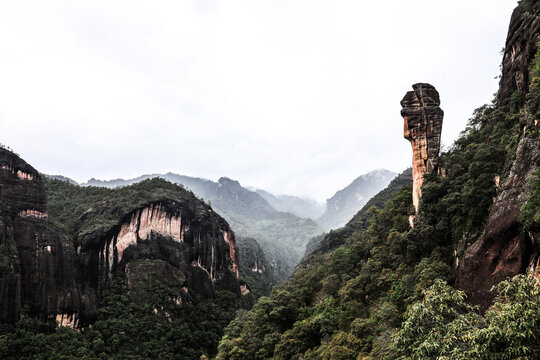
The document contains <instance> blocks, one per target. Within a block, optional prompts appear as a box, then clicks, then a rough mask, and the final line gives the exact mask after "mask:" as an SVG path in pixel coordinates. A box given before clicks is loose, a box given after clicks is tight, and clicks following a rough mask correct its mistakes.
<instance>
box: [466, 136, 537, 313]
mask: <svg viewBox="0 0 540 360" xmlns="http://www.w3.org/2000/svg"><path fill="white" fill-rule="evenodd" d="M538 165H540V149H539V148H538V144H537V140H536V139H530V138H527V137H525V136H524V137H523V138H522V139H521V141H520V143H519V145H518V149H517V154H516V160H515V161H514V163H513V164H512V168H511V170H510V174H509V175H508V177H507V178H506V180H505V181H504V183H503V184H502V186H501V187H500V189H501V191H500V193H499V195H498V196H497V198H496V200H495V203H494V204H493V207H492V208H491V211H490V213H489V218H488V222H487V224H486V227H485V230H484V234H483V235H482V236H481V237H480V239H478V240H477V241H476V242H475V243H474V244H473V245H471V247H470V248H469V249H468V250H467V253H466V255H465V258H464V260H463V262H462V265H461V266H460V267H459V271H458V277H457V283H458V287H459V288H461V289H462V290H465V291H466V292H467V295H468V296H469V300H470V301H471V302H473V303H475V304H478V305H480V306H481V308H482V309H486V308H487V307H488V306H489V305H490V304H491V301H492V300H493V297H494V295H495V294H493V293H491V292H490V289H491V287H492V286H493V285H496V284H498V283H499V282H500V281H502V280H505V279H507V278H509V277H512V276H514V275H517V274H520V273H524V272H525V271H526V269H527V268H528V267H530V266H532V267H534V266H536V265H537V262H538V258H539V255H540V234H535V233H533V232H524V231H523V230H522V227H521V224H520V223H519V220H518V218H519V213H520V209H521V207H522V206H523V205H524V204H525V203H526V202H527V200H528V199H529V196H530V194H529V188H528V180H529V179H530V176H531V174H532V173H533V172H534V171H535V170H536V169H537V168H538Z"/></svg>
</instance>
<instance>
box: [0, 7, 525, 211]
mask: <svg viewBox="0 0 540 360" xmlns="http://www.w3.org/2000/svg"><path fill="white" fill-rule="evenodd" d="M516 4H517V2H516V1H515V0H454V1H448V0H409V1H403V0H386V1H373V0H371V1H361V0H354V1H341V0H327V1H315V0H305V1H297V0H273V1H256V0H245V1H234V0H226V1H225V0H224V1H212V0H196V1H178V0H177V1H133V0H130V1H110V0H108V1H67V0H66V1H51V0H49V1H24V0H13V1H5V0H0V142H2V143H4V144H7V145H9V146H11V147H12V148H13V149H14V150H15V151H16V152H18V153H19V154H20V155H21V156H22V157H23V158H24V159H25V160H26V161H28V162H29V163H30V164H31V165H33V166H34V167H35V168H37V169H38V170H39V171H41V172H44V173H49V174H62V175H65V176H68V177H71V178H73V179H75V180H77V181H86V180H87V179H89V178H90V177H96V178H101V179H111V178H118V177H122V178H130V177H135V176H138V175H142V174H145V173H154V172H167V171H171V172H175V173H179V174H184V175H191V176H199V177H205V178H209V179H212V180H217V179H218V178H219V177H221V176H228V177H231V178H233V179H237V180H239V181H240V182H241V184H242V185H244V186H255V187H259V188H263V189H266V190H269V191H271V192H274V193H277V194H281V193H286V194H295V195H301V196H308V197H312V198H315V199H318V200H321V201H322V200H324V199H326V198H328V197H330V196H331V195H333V194H334V192H335V191H336V190H338V189H341V188H343V187H344V186H346V185H348V184H349V183H350V182H351V181H352V180H353V179H354V178H356V177H357V176H359V175H360V174H363V173H366V172H368V171H370V170H373V169H375V168H387V169H390V170H393V171H396V172H398V171H401V170H403V169H405V168H406V167H407V166H409V164H410V163H411V157H412V151H411V149H410V145H409V143H408V142H407V141H406V140H405V139H403V119H402V118H401V116H400V110H401V106H400V104H399V102H400V100H401V99H402V97H403V96H404V95H405V92H407V91H409V90H411V85H412V84H413V83H416V82H429V83H431V84H433V85H434V86H435V87H436V88H437V89H438V90H439V93H440V95H441V102H442V104H441V107H442V108H443V110H444V111H445V118H444V125H443V143H444V144H446V145H450V144H451V143H452V142H453V140H454V139H455V138H456V137H457V135H458V134H459V132H460V131H461V130H463V129H464V127H465V124H466V122H467V119H468V118H469V117H470V116H471V114H472V111H473V110H474V109H475V108H476V107H479V106H481V105H482V104H484V103H487V102H489V101H491V99H492V97H493V93H494V92H495V91H496V90H497V84H498V80H497V79H494V77H495V76H497V75H498V74H499V64H500V62H501V55H500V54H499V52H500V50H501V49H502V47H503V46H504V41H505V37H506V32H507V30H508V23H509V21H510V15H511V12H512V9H513V8H514V7H515V6H516Z"/></svg>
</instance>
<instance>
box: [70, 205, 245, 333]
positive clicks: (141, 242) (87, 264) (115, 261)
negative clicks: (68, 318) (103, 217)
mask: <svg viewBox="0 0 540 360" xmlns="http://www.w3.org/2000/svg"><path fill="white" fill-rule="evenodd" d="M91 219H92V216H90V217H89V219H88V220H85V221H92V220H91ZM79 244H80V246H79V247H78V248H77V251H78V254H79V262H80V264H81V266H80V268H79V273H80V274H81V279H80V281H81V285H82V287H83V291H82V294H83V303H84V305H85V306H84V309H85V311H84V312H83V314H82V315H83V317H82V318H81V320H82V321H83V323H85V324H86V323H91V322H92V321H93V320H94V318H95V316H96V315H97V311H98V308H97V302H96V301H97V298H96V294H97V293H99V292H100V291H101V290H102V289H103V288H104V287H105V286H106V284H107V282H108V280H109V279H110V276H111V274H112V273H113V272H115V271H123V272H126V274H128V275H129V274H131V275H129V276H128V280H129V279H130V276H131V277H132V276H133V274H134V270H133V269H139V270H140V269H146V268H149V267H148V266H146V267H141V266H140V265H139V266H137V267H134V266H133V265H131V262H132V261H136V262H138V261H140V260H141V259H161V260H163V261H164V263H165V265H163V264H158V265H159V266H160V268H163V269H166V271H165V270H164V271H163V274H162V275H161V276H162V277H164V278H167V279H176V280H177V281H178V282H177V283H174V287H176V288H178V289H180V288H183V287H187V288H189V289H191V290H193V291H194V293H197V294H199V295H201V296H203V297H205V298H212V297H213V296H214V287H215V284H219V286H220V287H221V288H226V289H229V290H231V291H233V292H236V293H239V291H240V288H239V282H238V277H239V274H238V256H237V254H236V243H235V238H234V234H233V233H232V232H231V230H230V228H229V226H228V225H227V223H226V222H225V220H223V218H221V217H220V216H219V215H217V214H215V213H214V212H211V211H207V210H205V211H200V209H195V208H193V207H191V206H190V205H189V204H188V203H179V202H176V201H172V200H161V201H157V202H152V203H149V204H147V205H145V206H143V207H141V208H138V209H135V210H133V211H131V212H130V213H128V214H126V215H124V216H123V217H121V218H120V220H119V221H118V223H117V224H116V225H115V226H113V227H112V228H111V229H109V230H106V231H105V232H104V231H103V229H97V230H96V231H95V232H93V233H90V234H87V235H85V236H83V237H82V238H81V239H80V241H79ZM156 264H157V263H156ZM156 266H157V265H156ZM156 271H157V270H156V269H154V270H152V272H151V273H155V272H156ZM157 272H158V273H159V271H157ZM149 273H150V272H149ZM172 273H174V274H177V276H175V277H172V276H171V275H170V274H172ZM158 277H159V276H158ZM178 279H180V280H178ZM172 281H173V280H170V281H169V283H172ZM139 284H141V286H143V285H144V284H143V283H142V282H139ZM137 292H138V293H140V294H142V293H144V291H143V290H141V289H137V290H136V291H135V293H137ZM139 301H141V300H140V299H139Z"/></svg>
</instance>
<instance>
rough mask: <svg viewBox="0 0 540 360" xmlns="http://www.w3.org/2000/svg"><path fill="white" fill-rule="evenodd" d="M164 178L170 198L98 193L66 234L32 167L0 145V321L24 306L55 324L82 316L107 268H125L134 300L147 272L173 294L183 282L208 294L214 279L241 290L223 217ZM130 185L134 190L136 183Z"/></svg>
mask: <svg viewBox="0 0 540 360" xmlns="http://www.w3.org/2000/svg"><path fill="white" fill-rule="evenodd" d="M159 181H162V182H164V181H163V180H159ZM167 184H169V185H170V186H173V187H174V189H172V190H170V191H171V194H176V195H175V196H176V197H175V198H174V199H175V200H171V199H168V198H163V199H161V200H153V201H149V202H147V203H145V204H143V205H141V206H139V205H137V206H134V205H129V206H132V207H133V208H132V209H129V207H126V206H124V207H122V206H119V205H118V204H116V203H115V198H114V197H110V198H108V200H107V201H98V203H97V204H96V205H97V206H95V208H91V209H88V210H87V211H86V212H85V213H84V214H83V216H81V217H80V218H79V220H78V221H77V225H76V229H71V230H72V231H73V233H75V234H76V235H75V238H74V239H68V238H67V237H66V236H65V235H62V234H60V233H59V232H58V231H56V230H55V228H54V226H53V225H52V223H51V222H50V219H49V215H48V213H47V205H46V196H45V188H44V185H43V182H42V179H41V176H40V174H39V173H38V172H37V171H36V170H35V169H34V168H32V167H31V166H30V165H28V164H27V163H26V162H24V161H23V160H22V159H20V158H19V157H18V156H17V155H15V154H14V153H12V152H10V151H7V150H5V149H0V322H11V323H13V322H15V321H17V320H18V319H19V318H20V316H21V311H22V309H23V308H28V314H27V315H29V316H38V317H41V318H45V317H49V318H52V319H56V321H57V323H58V324H59V325H61V326H70V327H80V326H86V325H88V324H91V323H92V322H93V321H94V319H95V317H96V315H97V313H98V298H99V294H101V293H102V292H103V290H104V288H105V287H106V286H107V284H108V283H109V281H110V279H111V277H112V275H113V274H114V273H115V272H124V273H125V274H126V277H127V280H128V284H129V286H130V287H131V290H132V294H133V296H134V300H135V301H137V302H139V303H144V301H145V299H147V298H149V297H148V296H147V295H148V294H149V292H150V291H153V290H151V289H152V288H151V287H150V286H149V285H148V282H149V281H158V282H161V283H165V284H167V285H168V286H170V287H171V288H173V289H176V290H178V291H177V292H176V293H175V294H174V296H172V297H171V298H170V299H169V300H171V301H174V302H176V303H177V304H180V303H182V298H183V297H185V296H188V293H191V292H193V294H198V295H200V296H202V297H205V298H212V297H213V296H214V292H215V288H216V286H218V287H219V288H221V289H228V290H230V291H232V292H235V293H237V294H240V284H239V280H238V277H239V267H238V255H237V250H236V241H235V237H234V234H233V233H232V231H231V229H230V228H229V225H228V224H227V222H226V221H225V220H224V219H223V218H222V217H220V216H219V215H217V214H216V213H214V212H213V211H212V210H211V208H210V207H209V206H208V205H206V204H204V203H203V202H201V201H200V200H198V199H197V198H196V197H195V196H194V195H192V194H190V193H188V192H187V191H185V190H184V189H182V188H180V187H177V186H174V185H172V184H170V183H167ZM69 186H72V185H69ZM157 186H159V184H157ZM76 188H77V187H75V186H74V189H73V190H74V191H76ZM152 189H153V188H152ZM158 190H159V189H158ZM141 191H147V192H148V191H149V189H148V187H147V188H145V189H142V190H141ZM151 193H152V190H150V194H151ZM129 194H131V195H138V194H137V190H135V189H134V190H131V192H130V193H129ZM138 196H139V197H140V198H142V199H146V197H145V196H150V195H144V194H141V195H138ZM176 198H178V199H176ZM117 200H121V198H118V199H117ZM127 203H128V204H129V203H130V202H127ZM132 203H136V202H132ZM125 210H128V211H125ZM188 290H189V291H188ZM25 311H26V310H25ZM25 314H26V313H25Z"/></svg>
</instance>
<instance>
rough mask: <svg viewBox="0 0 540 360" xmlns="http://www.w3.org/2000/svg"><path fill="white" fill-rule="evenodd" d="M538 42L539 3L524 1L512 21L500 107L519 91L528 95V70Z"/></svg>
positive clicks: (539, 26)
mask: <svg viewBox="0 0 540 360" xmlns="http://www.w3.org/2000/svg"><path fill="white" fill-rule="evenodd" d="M526 3H530V4H526ZM539 41H540V3H539V2H538V1H522V4H520V5H519V6H518V7H516V9H515V10H514V12H513V13H512V18H511V19H510V27H509V29H508V36H507V38H506V44H505V47H504V56H503V61H502V75H501V80H500V83H499V92H498V96H497V106H503V105H506V104H508V103H509V102H510V99H511V97H512V94H514V92H515V91H516V90H518V91H519V92H520V93H521V94H522V95H523V94H526V93H528V92H529V66H530V64H531V60H532V59H533V58H534V54H535V53H536V48H537V45H538V42H539ZM519 105H521V104H519Z"/></svg>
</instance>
